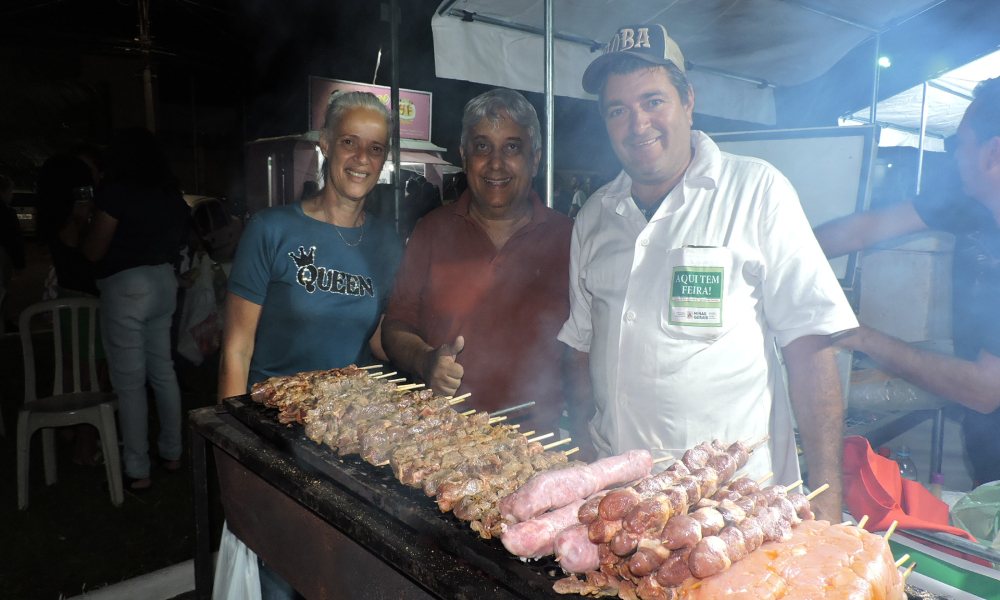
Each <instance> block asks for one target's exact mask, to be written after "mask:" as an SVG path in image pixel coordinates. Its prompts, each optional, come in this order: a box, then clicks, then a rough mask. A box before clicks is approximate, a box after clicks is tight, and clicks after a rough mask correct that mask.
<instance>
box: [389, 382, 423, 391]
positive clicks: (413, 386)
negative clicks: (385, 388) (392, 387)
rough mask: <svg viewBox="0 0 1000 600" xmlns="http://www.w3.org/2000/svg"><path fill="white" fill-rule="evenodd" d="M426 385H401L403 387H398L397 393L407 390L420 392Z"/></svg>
mask: <svg viewBox="0 0 1000 600" xmlns="http://www.w3.org/2000/svg"><path fill="white" fill-rule="evenodd" d="M425 385H426V384H424V383H411V384H408V385H401V386H397V387H396V391H397V392H405V391H406V390H419V389H420V388H422V387H424V386H425Z"/></svg>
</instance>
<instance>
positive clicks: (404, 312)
mask: <svg viewBox="0 0 1000 600" xmlns="http://www.w3.org/2000/svg"><path fill="white" fill-rule="evenodd" d="M470 198H471V196H470V194H469V192H468V191H466V192H465V193H464V194H463V195H462V197H461V198H459V200H458V201H457V202H455V203H454V204H450V205H447V206H443V207H441V208H438V209H436V210H434V211H432V212H430V213H429V214H428V215H427V216H425V217H424V218H423V219H422V220H421V221H420V223H418V224H417V227H416V229H415V230H414V231H413V236H412V237H411V238H410V241H409V244H407V246H406V251H405V252H404V253H403V261H402V263H401V264H400V265H399V271H398V272H397V273H396V282H395V285H394V286H393V290H392V295H391V296H390V297H389V303H388V306H387V308H386V312H385V316H386V318H387V319H398V320H400V321H403V322H405V323H409V324H410V325H412V326H414V327H416V328H417V330H418V331H419V332H420V336H421V337H422V338H423V340H424V341H425V342H427V343H428V344H430V345H431V346H434V347H435V348H437V347H438V346H440V345H441V344H446V343H450V342H453V341H455V338H456V337H457V336H459V335H461V336H464V337H465V349H464V350H463V351H462V353H461V354H459V355H458V359H457V360H458V362H459V364H461V365H462V366H463V367H464V368H465V375H464V377H463V378H462V387H461V388H459V390H458V393H459V394H464V393H466V392H472V396H471V397H470V398H469V399H468V400H467V401H466V402H465V403H463V404H462V405H461V406H463V407H465V409H466V410H468V409H473V408H475V409H476V410H481V411H482V410H487V411H491V412H492V411H495V410H498V409H501V408H506V407H508V406H514V405H516V404H522V403H524V402H528V401H530V400H534V401H535V403H536V404H535V406H534V407H533V408H532V409H529V410H528V411H518V412H517V413H512V414H511V415H510V421H512V422H522V423H523V425H522V427H521V429H522V430H524V431H530V430H532V429H534V430H535V431H537V432H538V433H539V434H542V433H548V432H550V431H556V432H557V433H558V430H557V429H556V427H557V426H558V420H559V415H560V414H562V409H563V403H564V398H563V392H562V377H561V362H562V355H563V345H562V343H561V342H559V341H557V340H556V334H558V333H559V329H560V328H561V327H562V325H563V323H565V322H566V319H567V317H568V316H569V244H570V234H571V232H572V230H573V221H572V220H571V219H570V218H569V217H567V216H565V215H563V214H561V213H558V212H556V211H554V210H552V209H550V208H547V207H546V206H545V205H543V204H542V203H541V201H540V200H539V199H538V196H537V195H536V194H535V193H534V192H531V203H532V206H533V208H534V210H533V215H532V218H531V221H530V222H529V223H528V224H527V225H525V226H524V227H522V228H521V229H519V230H518V231H517V232H516V233H515V234H514V235H513V236H512V237H511V238H510V239H509V240H507V243H506V244H504V246H503V248H501V249H500V250H497V249H496V246H494V245H493V242H492V241H490V238H489V236H488V235H487V234H486V231H485V230H484V229H483V228H482V227H481V226H480V225H479V224H478V223H477V222H476V221H475V220H473V218H472V217H471V216H470V215H469V203H470Z"/></svg>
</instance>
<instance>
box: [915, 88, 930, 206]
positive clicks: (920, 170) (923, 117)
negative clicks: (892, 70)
mask: <svg viewBox="0 0 1000 600" xmlns="http://www.w3.org/2000/svg"><path fill="white" fill-rule="evenodd" d="M928 87H929V86H928V85H927V82H926V81H925V82H924V97H923V99H922V100H921V102H920V145H919V148H918V149H917V195H918V196H919V195H920V181H921V179H922V178H923V174H924V136H925V135H926V134H927V89H928Z"/></svg>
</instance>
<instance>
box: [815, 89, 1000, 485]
mask: <svg viewBox="0 0 1000 600" xmlns="http://www.w3.org/2000/svg"><path fill="white" fill-rule="evenodd" d="M973 94H974V97H975V99H974V100H973V102H972V104H970V105H969V108H968V110H966V111H965V116H964V117H963V118H962V122H961V124H959V126H958V134H957V139H956V145H955V149H954V155H955V165H954V166H955V167H956V168H957V171H958V176H959V178H960V179H961V188H962V192H963V194H960V193H958V192H957V189H956V187H957V186H956V185H954V183H953V182H952V181H951V180H950V179H949V178H948V177H947V176H945V177H943V178H942V179H943V181H938V182H934V183H932V184H931V185H930V186H928V187H929V189H928V190H927V191H926V192H923V193H921V194H920V195H919V196H917V197H916V198H914V199H913V200H911V201H908V202H902V203H900V204H897V205H894V206H892V207H890V208H886V209H883V210H873V211H866V212H863V213H856V214H853V215H850V216H848V217H845V218H843V219H838V220H836V221H832V222H830V223H826V224H824V225H822V226H821V227H818V228H817V229H816V239H817V240H819V242H820V245H821V246H822V247H823V251H824V252H825V253H826V255H827V256H828V257H831V258H832V257H835V256H840V255H841V254H846V253H848V252H853V251H855V250H860V249H862V248H867V247H869V246H872V245H874V244H877V243H879V242H881V241H884V240H888V239H892V238H895V237H898V236H901V235H906V234H908V233H914V232H917V231H923V230H926V229H937V230H941V231H947V232H949V233H953V234H955V253H954V258H953V261H954V265H953V270H952V288H953V298H952V306H953V309H952V315H953V327H952V329H953V333H952V337H953V338H954V342H955V356H954V357H952V356H943V355H940V354H933V353H931V352H927V351H923V350H919V349H917V348H914V347H912V346H910V345H909V344H906V343H905V342H902V341H900V340H897V339H895V338H893V337H890V336H887V335H885V334H883V333H880V332H878V331H876V330H874V329H871V328H869V327H866V326H865V325H862V326H861V327H860V328H859V329H857V330H855V333H854V334H852V335H849V336H847V337H845V338H842V339H840V340H838V342H837V343H838V344H840V345H841V346H843V347H845V348H848V349H850V350H859V351H861V352H864V353H865V354H867V355H869V356H871V357H872V358H873V359H875V360H876V361H878V362H879V363H880V364H881V365H882V366H883V368H884V369H885V370H887V371H889V372H891V373H893V374H894V375H897V376H899V377H902V378H903V379H905V380H907V381H909V382H910V383H913V384H914V385H916V386H919V387H920V388H922V389H925V390H927V391H929V392H931V393H933V394H937V395H938V396H941V397H942V398H947V399H949V400H952V401H954V402H957V403H958V404H961V405H962V406H963V407H964V412H965V419H964V423H963V429H964V432H965V448H966V453H967V454H968V457H969V461H970V462H971V463H972V467H973V480H974V483H976V484H977V485H978V484H981V483H986V482H988V481H995V480H998V479H1000V436H998V435H997V431H998V429H1000V319H998V318H997V315H998V314H1000V77H998V78H994V79H988V80H986V81H983V82H981V83H980V84H979V85H978V86H977V87H976V89H975V91H974V93H973Z"/></svg>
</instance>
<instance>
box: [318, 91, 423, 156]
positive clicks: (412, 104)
mask: <svg viewBox="0 0 1000 600" xmlns="http://www.w3.org/2000/svg"><path fill="white" fill-rule="evenodd" d="M338 90H339V91H344V92H371V93H373V94H375V95H376V96H378V97H379V100H381V101H382V103H383V104H385V105H386V106H387V107H388V106H389V100H390V98H391V93H392V89H391V88H389V87H387V86H384V85H369V84H366V83H357V82H354V81H341V80H339V79H326V78H325V77H310V78H309V129H310V130H312V131H317V130H319V128H320V127H322V126H323V117H324V113H326V107H327V104H328V103H329V102H330V95H331V94H333V93H334V92H335V91H338ZM390 110H391V108H390ZM399 135H400V137H402V138H405V139H409V140H423V141H426V142H429V141H431V93H430V92H421V91H417V90H406V89H403V88H400V89H399Z"/></svg>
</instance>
